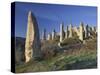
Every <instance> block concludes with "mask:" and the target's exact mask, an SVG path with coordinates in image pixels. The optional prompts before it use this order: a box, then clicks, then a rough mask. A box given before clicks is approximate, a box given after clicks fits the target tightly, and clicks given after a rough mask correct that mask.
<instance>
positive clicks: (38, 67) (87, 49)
mask: <svg viewBox="0 0 100 75" xmlns="http://www.w3.org/2000/svg"><path fill="white" fill-rule="evenodd" d="M96 46H97V45H96V40H95V39H94V40H89V41H86V43H85V44H84V45H83V46H82V47H81V48H80V49H71V50H66V51H65V52H63V53H60V52H58V53H57V55H56V56H53V57H50V58H47V59H44V60H41V61H31V62H29V63H24V64H21V65H16V73H24V72H42V71H59V70H74V69H89V68H96V67H97V49H96Z"/></svg>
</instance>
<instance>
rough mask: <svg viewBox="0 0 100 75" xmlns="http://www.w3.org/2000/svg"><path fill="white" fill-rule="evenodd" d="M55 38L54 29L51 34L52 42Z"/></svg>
mask: <svg viewBox="0 0 100 75" xmlns="http://www.w3.org/2000/svg"><path fill="white" fill-rule="evenodd" d="M55 38H56V31H55V29H54V30H53V32H52V40H54V39H55Z"/></svg>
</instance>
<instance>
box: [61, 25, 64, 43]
mask: <svg viewBox="0 0 100 75" xmlns="http://www.w3.org/2000/svg"><path fill="white" fill-rule="evenodd" d="M63 40H64V25H63V23H61V24H60V42H62V41H63Z"/></svg>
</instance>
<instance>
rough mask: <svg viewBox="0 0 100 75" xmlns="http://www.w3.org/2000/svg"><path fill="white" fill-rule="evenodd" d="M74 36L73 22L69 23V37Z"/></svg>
mask: <svg viewBox="0 0 100 75" xmlns="http://www.w3.org/2000/svg"><path fill="white" fill-rule="evenodd" d="M72 36H73V31H72V24H70V25H69V37H70V38H71V37H72Z"/></svg>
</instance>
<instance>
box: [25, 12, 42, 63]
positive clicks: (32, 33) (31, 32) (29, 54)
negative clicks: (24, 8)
mask: <svg viewBox="0 0 100 75" xmlns="http://www.w3.org/2000/svg"><path fill="white" fill-rule="evenodd" d="M40 57H41V44H40V36H39V29H38V24H37V21H36V18H35V16H34V15H33V14H32V12H31V11H29V13H28V23H27V34H26V41H25V60H26V61H25V62H29V61H30V60H34V59H36V58H40Z"/></svg>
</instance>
